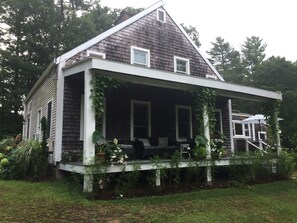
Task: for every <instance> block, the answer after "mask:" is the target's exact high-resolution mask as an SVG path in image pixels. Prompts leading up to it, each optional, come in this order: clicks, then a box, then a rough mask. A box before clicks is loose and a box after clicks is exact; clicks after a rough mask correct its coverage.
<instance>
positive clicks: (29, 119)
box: [26, 114, 31, 139]
mask: <svg viewBox="0 0 297 223" xmlns="http://www.w3.org/2000/svg"><path fill="white" fill-rule="evenodd" d="M30 121H31V115H30V114H29V115H27V120H26V123H27V128H26V137H27V139H30Z"/></svg>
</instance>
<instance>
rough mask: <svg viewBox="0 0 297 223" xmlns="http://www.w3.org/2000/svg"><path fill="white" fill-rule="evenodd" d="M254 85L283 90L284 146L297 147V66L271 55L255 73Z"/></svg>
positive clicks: (281, 108)
mask: <svg viewBox="0 0 297 223" xmlns="http://www.w3.org/2000/svg"><path fill="white" fill-rule="evenodd" d="M253 86H255V87H259V88H264V89H267V90H273V91H281V92H282V93H283V101H282V103H281V107H280V117H281V118H283V119H284V120H283V121H281V122H280V125H281V129H282V139H283V146H285V147H290V148H292V147H294V148H297V138H296V137H297V120H296V118H295V117H296V116H297V110H296V107H297V89H296V86H297V66H296V63H292V62H290V61H287V60H286V59H285V58H281V57H270V58H269V59H267V60H265V61H263V62H262V63H261V64H260V65H259V66H258V68H257V70H256V72H255V75H254V82H253Z"/></svg>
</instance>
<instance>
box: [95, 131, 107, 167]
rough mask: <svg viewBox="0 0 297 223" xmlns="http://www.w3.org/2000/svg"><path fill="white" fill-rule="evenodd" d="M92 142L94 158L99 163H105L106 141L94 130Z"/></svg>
mask: <svg viewBox="0 0 297 223" xmlns="http://www.w3.org/2000/svg"><path fill="white" fill-rule="evenodd" d="M92 141H93V143H94V144H95V152H96V156H97V158H98V160H99V162H100V163H105V148H106V143H107V142H106V140H105V138H103V137H102V134H101V133H100V132H99V131H98V130H96V131H94V132H93V135H92Z"/></svg>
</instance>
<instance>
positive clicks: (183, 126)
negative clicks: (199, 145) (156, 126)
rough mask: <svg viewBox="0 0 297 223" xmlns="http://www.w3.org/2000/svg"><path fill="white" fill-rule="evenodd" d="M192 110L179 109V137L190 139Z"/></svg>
mask: <svg viewBox="0 0 297 223" xmlns="http://www.w3.org/2000/svg"><path fill="white" fill-rule="evenodd" d="M190 120H191V119H190V110H189V109H185V108H179V109H178V134H179V135H178V137H179V138H190V137H191V136H190V128H191V125H190Z"/></svg>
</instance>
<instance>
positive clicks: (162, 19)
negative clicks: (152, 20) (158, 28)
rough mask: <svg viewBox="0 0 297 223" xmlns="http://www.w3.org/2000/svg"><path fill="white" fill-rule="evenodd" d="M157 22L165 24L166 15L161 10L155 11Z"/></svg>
mask: <svg viewBox="0 0 297 223" xmlns="http://www.w3.org/2000/svg"><path fill="white" fill-rule="evenodd" d="M157 20H158V21H160V22H166V14H165V11H164V10H162V9H158V10H157Z"/></svg>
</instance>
